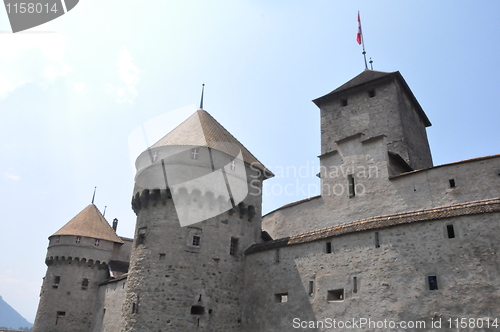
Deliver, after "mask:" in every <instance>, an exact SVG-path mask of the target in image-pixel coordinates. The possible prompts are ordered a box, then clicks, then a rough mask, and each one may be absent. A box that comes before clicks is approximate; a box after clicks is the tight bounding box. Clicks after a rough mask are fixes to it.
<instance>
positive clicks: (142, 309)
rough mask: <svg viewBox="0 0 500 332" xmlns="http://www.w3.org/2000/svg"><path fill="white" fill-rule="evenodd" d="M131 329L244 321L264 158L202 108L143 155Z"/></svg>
mask: <svg viewBox="0 0 500 332" xmlns="http://www.w3.org/2000/svg"><path fill="white" fill-rule="evenodd" d="M136 167H137V175H136V178H135V188H134V193H133V198H132V207H133V209H134V211H135V213H136V214H137V224H136V234H135V239H134V248H133V249H132V256H131V262H130V270H129V276H128V278H127V294H126V298H125V302H124V305H123V315H124V325H123V328H122V331H190V330H195V329H199V330H203V331H239V330H240V325H241V311H242V310H241V305H242V303H241V300H242V291H243V290H242V287H243V268H244V255H243V252H244V250H245V249H246V248H248V247H250V246H251V245H252V244H254V243H258V242H261V241H262V240H261V201H262V196H261V188H262V181H263V180H264V179H265V178H267V177H270V176H272V173H270V172H269V171H267V170H266V169H265V167H264V166H263V165H262V164H261V163H260V162H259V161H258V160H257V159H256V158H255V157H254V156H253V155H252V154H251V153H250V152H249V151H248V150H247V149H246V148H245V147H244V146H243V145H242V144H241V143H240V142H238V140H236V139H235V138H234V137H233V136H232V135H231V134H230V133H229V132H228V131H227V130H226V129H224V127H222V126H221V125H220V124H219V123H218V122H217V121H216V120H215V119H214V118H212V117H211V116H210V115H209V114H208V113H207V112H206V111H204V110H201V109H200V110H198V111H197V112H196V113H194V114H193V115H192V116H191V117H189V118H188V119H187V120H186V121H185V122H183V123H182V124H181V125H180V126H178V127H177V128H176V129H174V130H173V131H172V132H170V133H169V134H167V135H166V136H165V137H164V138H162V139H161V140H160V141H158V142H157V143H156V144H154V145H153V146H152V147H150V148H149V149H148V150H147V151H145V152H143V153H142V154H141V155H140V156H139V157H138V159H137V162H136Z"/></svg>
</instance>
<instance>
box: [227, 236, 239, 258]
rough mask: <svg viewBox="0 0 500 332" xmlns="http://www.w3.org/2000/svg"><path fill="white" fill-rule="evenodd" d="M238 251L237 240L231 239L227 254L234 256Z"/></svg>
mask: <svg viewBox="0 0 500 332" xmlns="http://www.w3.org/2000/svg"><path fill="white" fill-rule="evenodd" d="M237 250H238V239H237V238H234V237H232V238H231V245H230V247H229V254H230V255H233V256H234V255H236V251H237Z"/></svg>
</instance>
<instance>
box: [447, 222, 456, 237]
mask: <svg viewBox="0 0 500 332" xmlns="http://www.w3.org/2000/svg"><path fill="white" fill-rule="evenodd" d="M446 231H447V233H448V239H454V238H455V228H454V227H453V225H446Z"/></svg>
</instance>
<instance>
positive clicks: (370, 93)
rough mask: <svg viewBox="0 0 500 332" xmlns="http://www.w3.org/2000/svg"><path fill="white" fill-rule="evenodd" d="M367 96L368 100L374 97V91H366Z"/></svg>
mask: <svg viewBox="0 0 500 332" xmlns="http://www.w3.org/2000/svg"><path fill="white" fill-rule="evenodd" d="M368 96H370V98H373V97H375V90H370V91H368Z"/></svg>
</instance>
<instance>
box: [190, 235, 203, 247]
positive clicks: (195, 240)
mask: <svg viewBox="0 0 500 332" xmlns="http://www.w3.org/2000/svg"><path fill="white" fill-rule="evenodd" d="M200 240H201V238H200V237H199V236H197V235H194V236H193V242H192V243H193V246H195V247H199V246H200Z"/></svg>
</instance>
